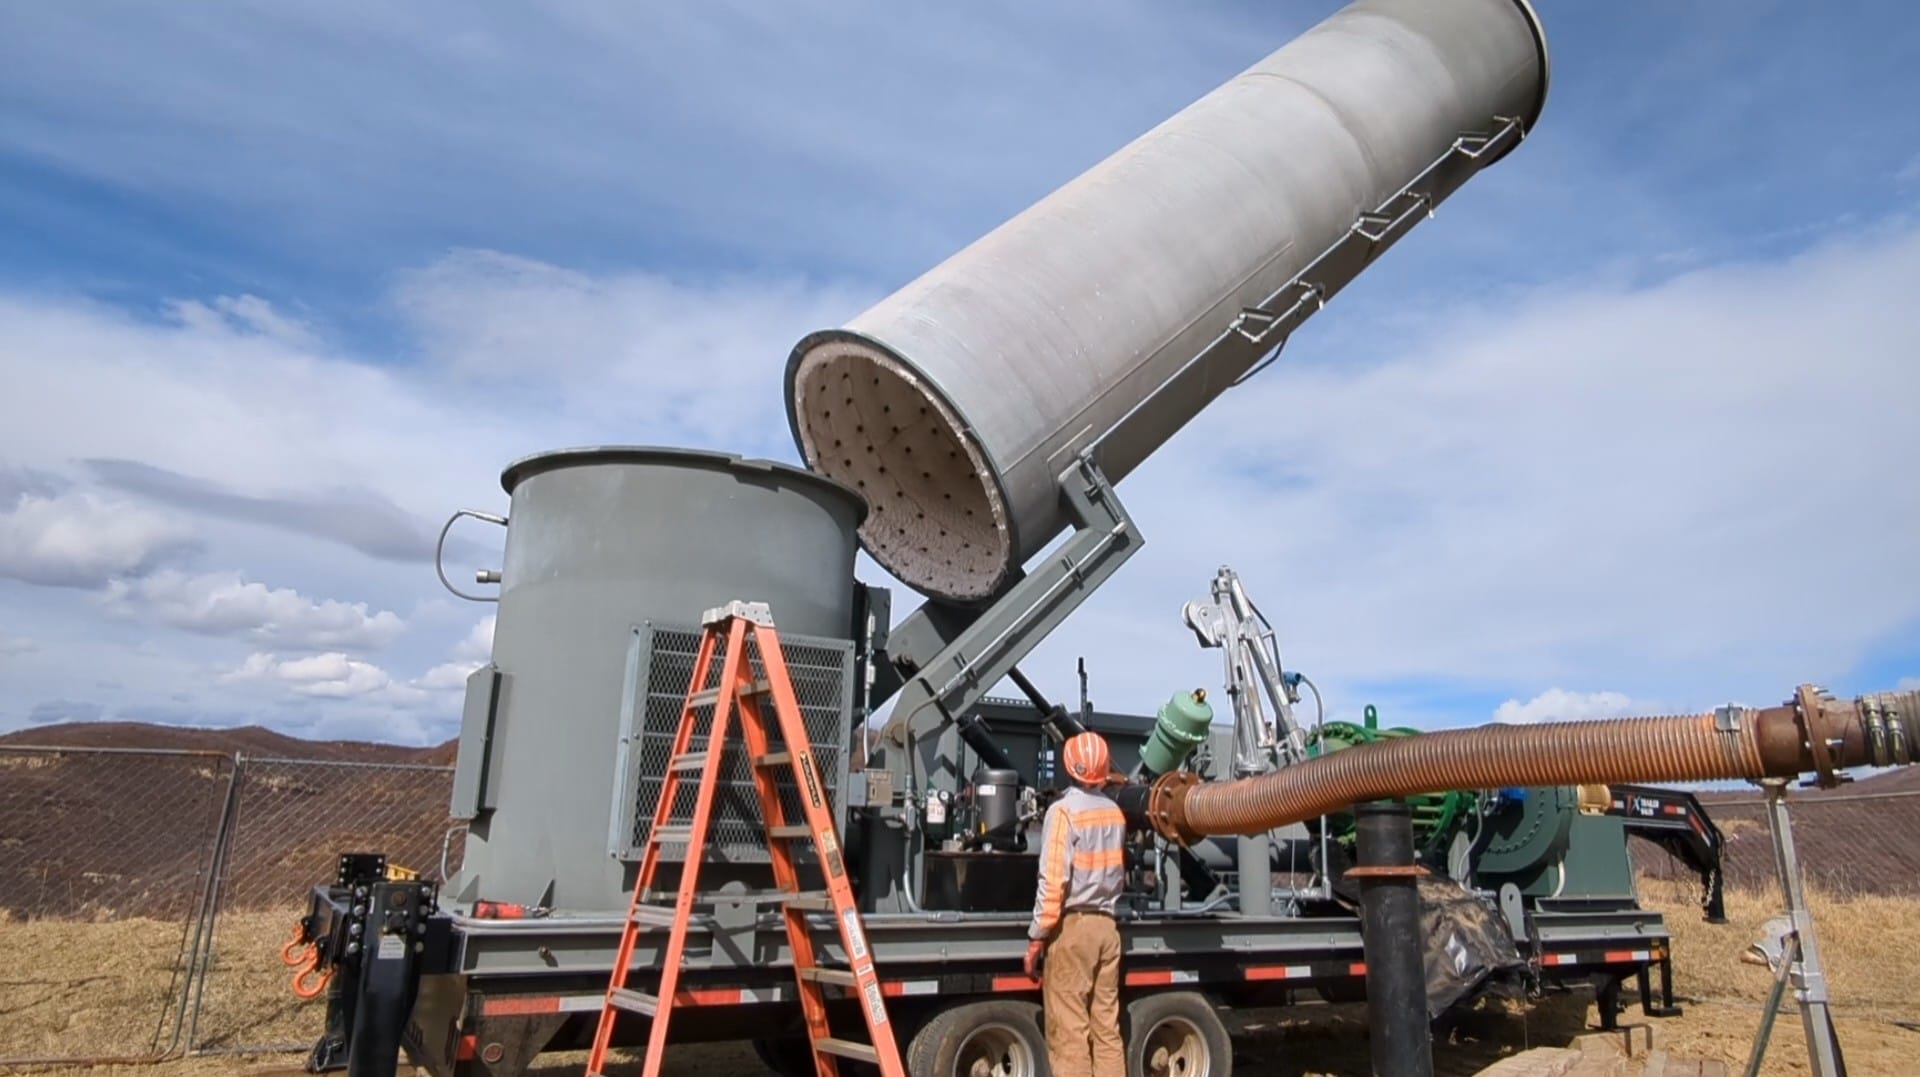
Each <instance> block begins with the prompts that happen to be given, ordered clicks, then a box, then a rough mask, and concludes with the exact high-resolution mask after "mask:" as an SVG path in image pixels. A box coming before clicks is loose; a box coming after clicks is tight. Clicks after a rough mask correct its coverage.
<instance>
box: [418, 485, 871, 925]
mask: <svg viewBox="0 0 1920 1077" xmlns="http://www.w3.org/2000/svg"><path fill="white" fill-rule="evenodd" d="M500 481H501V485H502V486H504V487H505V488H506V490H507V492H508V493H509V494H510V495H512V499H513V500H512V510H511V513H510V516H509V523H508V525H507V543H506V557H505V561H504V563H503V566H502V570H501V581H500V603H499V616H498V621H497V623H496V626H495V628H494V636H493V667H494V668H497V669H498V671H499V673H500V680H499V688H498V691H497V697H496V693H495V691H494V689H493V681H492V678H491V673H490V671H489V670H488V669H482V670H481V671H480V672H479V673H478V674H476V675H475V677H474V679H473V680H472V681H470V682H469V684H468V707H467V718H466V722H465V724H464V726H463V729H462V732H461V742H460V762H459V766H458V768H457V773H456V781H455V786H456V788H455V794H454V799H455V805H454V807H455V814H456V815H472V816H473V821H472V824H471V829H470V831H469V835H468V838H467V845H466V856H465V861H464V866H463V868H462V870H461V872H460V875H459V877H458V878H457V879H455V880H453V881H452V885H451V886H450V888H449V892H450V893H451V894H452V895H453V896H454V897H455V899H456V900H457V901H459V902H461V903H468V902H471V901H472V900H474V899H475V898H484V899H487V900H491V901H503V902H514V903H520V904H528V905H535V904H551V906H552V907H554V908H561V909H573V910H615V909H621V908H624V907H625V906H626V903H627V900H628V896H629V891H630V889H631V887H632V885H633V878H632V874H631V872H632V870H633V867H634V866H633V865H632V864H629V863H625V862H623V861H622V860H620V859H617V858H616V856H615V855H614V851H613V850H612V848H611V847H610V833H609V821H610V818H612V817H614V816H613V813H614V812H616V811H617V810H618V809H617V806H616V805H615V803H614V801H615V799H616V797H615V791H616V788H617V786H618V785H619V781H618V779H617V777H616V774H615V766H616V756H617V754H618V747H619V745H618V742H619V739H620V735H621V728H622V723H623V720H624V717H625V716H624V715H623V693H624V692H625V690H626V685H627V683H628V682H629V680H631V679H632V678H633V677H634V676H635V673H634V672H633V671H629V670H628V668H627V665H628V662H629V652H630V648H631V645H632V642H633V639H634V636H635V629H636V628H637V627H638V626H642V625H644V624H646V623H648V622H652V623H654V624H656V625H662V624H664V625H676V626H687V627H694V628H697V627H698V626H699V623H700V616H701V614H702V612H703V611H705V610H707V609H709V608H712V607H715V606H719V605H722V604H724V603H726V602H728V601H730V600H733V599H744V600H748V601H759V602H766V603H768V604H769V605H770V606H771V607H772V611H773V616H774V620H775V622H776V623H777V624H778V626H779V627H780V630H781V633H782V636H783V638H786V639H790V638H791V637H793V636H816V637H826V638H830V639H836V640H846V639H850V638H851V637H852V633H853V627H854V626H853V593H854V579H853V558H854V552H855V550H856V547H857V539H856V537H855V530H856V529H857V528H858V527H859V525H860V521H861V520H862V518H863V517H864V516H865V515H866V508H865V505H864V504H863V502H862V501H861V499H860V498H859V497H858V496H857V495H856V494H854V493H853V492H851V491H849V490H847V489H846V488H844V487H842V486H840V485H839V484H837V483H834V482H832V481H830V480H827V479H823V478H820V477H819V476H816V475H813V474H809V473H808V472H805V471H801V470H799V469H798V468H793V467H787V466H785V465H781V464H774V463H771V462H768V461H763V460H744V459H741V458H740V457H737V456H730V455H725V454H721V453H709V452H689V451H684V450H677V449H656V448H591V449H572V450H565V451H560V452H549V453H543V454H540V455H537V456H531V457H528V458H526V459H524V460H520V461H518V462H516V463H514V464H512V465H511V466H509V467H508V468H507V469H506V471H505V472H504V473H503V474H502V475H501V480H500ZM683 677H684V675H683ZM490 704H491V705H490ZM615 844H617V843H615Z"/></svg>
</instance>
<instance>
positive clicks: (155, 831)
mask: <svg viewBox="0 0 1920 1077" xmlns="http://www.w3.org/2000/svg"><path fill="white" fill-rule="evenodd" d="M452 782H453V770H452V768H451V767H442V766H430V765H421V764H385V763H358V762H334V761H319V760H300V759H278V758H252V757H247V756H244V755H230V754H226V753H220V752H196V751H162V750H152V751H148V750H136V749H102V748H41V747H25V746H11V745H0V1065H20V1064H41V1063H57V1062H82V1061H92V1060H101V1059H110V1060H125V1061H136V1060H143V1059H150V1058H155V1057H160V1056H164V1055H169V1054H174V1053H180V1052H187V1051H191V1052H217V1051H242V1050H262V1049H295V1048H301V1049H303V1048H305V1047H306V1046H309V1045H310V1044H311V1043H312V1042H313V1040H314V1039H315V1037H317V1036H318V1035H319V1031H320V1028H321V1026H322V1024H323V1022H324V1014H325V1001H324V999H315V1000H312V1001H301V1000H299V999H297V998H295V996H294V995H293V993H292V991H291V989H290V988H291V985H290V983H289V981H290V980H291V978H292V975H293V970H292V969H290V968H288V967H287V966H286V965H284V964H283V963H282V962H281V960H280V949H281V947H282V946H283V945H284V944H285V943H286V942H287V941H288V939H289V938H290V936H291V934H292V931H293V926H294V923H295V921H297V920H298V919H299V917H300V916H301V915H303V914H304V913H305V912H306V895H307V893H308V892H309V890H310V889H311V888H312V886H313V885H314V884H316V883H322V882H326V881H327V880H330V879H331V878H332V877H333V872H334V863H335V858H336V857H337V856H338V855H339V854H340V853H343V852H384V853H386V854H387V856H388V859H389V862H390V863H392V864H395V865H398V866H401V867H404V868H407V869H409V870H412V871H414V872H417V873H418V874H419V875H421V876H422V877H425V878H444V877H445V875H446V874H447V873H448V872H451V871H454V870H457V869H458V868H459V864H460V855H461V850H462V846H463V844H464V841H463V839H464V836H465V835H464V831H463V830H460V829H457V828H450V827H449V824H448V820H447V804H448V801H449V798H450V794H451V791H452Z"/></svg>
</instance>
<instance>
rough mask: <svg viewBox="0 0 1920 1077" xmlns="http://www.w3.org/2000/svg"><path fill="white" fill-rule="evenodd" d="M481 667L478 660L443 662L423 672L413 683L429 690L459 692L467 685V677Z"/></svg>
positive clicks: (417, 686)
mask: <svg viewBox="0 0 1920 1077" xmlns="http://www.w3.org/2000/svg"><path fill="white" fill-rule="evenodd" d="M479 668H480V663H478V662H442V663H440V664H439V665H437V666H435V667H433V668H432V669H430V670H428V671H426V672H425V673H423V674H421V675H420V676H419V678H418V679H416V680H415V681H414V682H413V684H414V687H416V688H421V689H424V690H426V691H429V692H458V691H464V690H465V689H466V687H467V678H468V677H470V676H472V675H473V671H474V670H476V669H479Z"/></svg>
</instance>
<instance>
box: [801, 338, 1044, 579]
mask: <svg viewBox="0 0 1920 1077" xmlns="http://www.w3.org/2000/svg"><path fill="white" fill-rule="evenodd" d="M791 392H792V393H793V399H794V407H793V413H794V419H795V422H796V424H797V425H798V427H799V430H798V433H799V437H800V449H801V452H802V453H804V454H805V456H806V458H807V466H808V467H810V468H812V469H813V470H814V471H816V472H819V473H820V474H822V475H826V476H828V477H829V478H833V479H838V480H839V481H841V482H843V483H846V484H847V485H848V486H851V487H853V488H854V489H856V490H858V491H860V493H861V494H862V495H864V496H865V497H866V499H867V505H868V512H867V520H866V523H865V524H864V525H862V526H861V528H860V540H861V542H862V544H863V545H865V546H866V549H867V552H868V553H869V554H872V555H873V558H874V560H876V561H878V562H880V564H881V565H882V566H883V567H885V568H886V569H887V571H889V572H892V573H893V574H894V575H895V576H898V577H899V578H900V579H902V580H904V581H905V582H906V583H908V584H910V585H912V586H913V587H915V588H918V589H919V590H921V591H924V592H926V593H927V594H930V595H935V596H938V597H942V598H950V599H955V600H958V601H973V600H977V599H982V598H987V597H990V596H991V595H992V594H993V593H994V591H995V590H996V589H997V588H998V587H999V585H1000V584H1001V582H1002V581H1003V580H1004V578H1005V576H1006V573H1007V571H1008V568H1009V566H1010V562H1011V561H1012V536H1011V532H1010V531H1009V529H1008V526H1007V512H1006V506H1005V504H1004V502H1003V501H1002V499H1001V497H1000V492H999V488H998V487H997V486H996V485H995V482H994V479H993V477H992V472H991V469H990V468H989V467H988V466H987V463H986V459H985V457H984V456H983V455H982V454H981V452H980V451H979V448H978V447H977V446H975V445H974V444H973V443H972V442H971V441H969V440H968V439H967V438H966V437H965V436H964V435H963V433H962V430H963V429H964V427H963V425H962V423H961V422H960V420H959V417H958V416H957V415H955V414H954V413H953V412H952V410H951V409H950V408H948V407H947V406H946V404H945V403H944V402H943V401H942V400H941V399H940V397H939V395H938V394H937V393H935V392H933V391H932V389H931V388H929V387H928V386H927V385H926V384H925V383H924V382H922V381H921V380H920V378H919V377H918V376H917V375H916V374H915V373H914V372H913V371H912V370H911V369H910V368H908V367H907V366H906V365H905V364H903V363H901V362H900V361H898V360H897V359H894V358H893V357H892V356H890V355H887V354H886V353H884V352H882V351H881V350H880V349H878V348H875V347H872V346H871V345H867V344H864V343H862V342H860V341H857V340H848V339H842V338H833V339H827V340H823V341H821V342H820V343H818V344H816V345H814V346H813V347H812V349H811V350H809V351H808V352H807V353H806V355H805V356H803V357H802V359H801V360H800V363H799V364H798V365H797V367H796V369H795V370H794V375H793V385H792V388H791Z"/></svg>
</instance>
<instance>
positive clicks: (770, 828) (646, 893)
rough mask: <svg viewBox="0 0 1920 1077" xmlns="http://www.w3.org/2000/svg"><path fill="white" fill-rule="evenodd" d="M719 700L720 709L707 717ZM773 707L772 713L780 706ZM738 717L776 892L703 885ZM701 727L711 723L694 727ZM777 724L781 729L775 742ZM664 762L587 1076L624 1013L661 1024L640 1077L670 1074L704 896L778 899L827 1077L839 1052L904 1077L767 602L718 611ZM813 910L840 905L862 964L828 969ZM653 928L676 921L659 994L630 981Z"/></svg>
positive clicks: (836, 923)
mask: <svg viewBox="0 0 1920 1077" xmlns="http://www.w3.org/2000/svg"><path fill="white" fill-rule="evenodd" d="M749 648H751V649H752V654H753V656H754V657H757V658H758V660H759V669H760V670H762V671H764V676H760V677H756V676H754V672H755V665H754V662H753V661H752V659H751V658H750V657H749ZM716 660H717V661H718V663H719V665H720V669H719V672H718V676H717V677H715V676H713V673H714V665H715V662H716ZM708 708H710V709H711V715H710V717H707V718H705V720H703V715H704V714H705V713H706V711H707V710H708ZM768 708H771V711H772V713H771V714H770V715H769V714H768V713H767V709H768ZM736 721H737V722H738V723H739V734H740V737H741V739H742V740H743V741H744V742H745V750H746V756H747V758H748V759H749V760H751V761H752V763H753V766H752V767H750V768H749V769H750V770H751V771H752V774H753V782H754V790H755V792H756V793H757V794H758V796H759V800H760V813H761V822H762V824H763V826H764V828H765V837H766V844H767V852H768V859H769V861H770V863H771V865H772V868H773V877H774V885H775V887H776V889H775V890H773V891H765V892H761V893H753V894H731V893H727V894H716V893H702V892H701V891H700V889H699V878H700V866H701V861H702V859H703V853H704V852H705V849H706V844H707V841H708V840H709V838H710V837H711V831H712V824H713V808H714V801H715V800H716V790H717V789H718V787H719V786H720V785H721V783H722V780H723V778H722V771H723V769H724V768H723V767H722V765H721V760H722V756H723V755H724V753H725V749H726V744H727V739H728V736H729V733H730V732H731V730H732V726H733V723H734V722H736ZM702 725H704V726H706V728H705V729H699V728H696V727H697V726H702ZM770 726H771V727H772V730H777V731H778V734H779V744H778V746H777V747H776V745H775V743H774V737H773V735H772V732H771V731H770V729H769V727H770ZM700 737H704V738H705V743H704V744H703V745H702V747H701V748H700V749H699V750H695V749H694V748H693V745H694V743H695V740H696V739H697V738H700ZM667 760H668V762H667V766H666V768H665V772H664V774H663V775H662V779H661V783H660V794H659V801H658V803H656V804H655V806H654V817H653V825H652V826H650V827H648V828H647V837H646V841H645V842H644V843H643V846H642V852H641V859H640V871H639V875H638V877H637V879H636V880H635V883H634V888H633V902H632V904H631V906H630V907H629V908H628V912H627V919H626V923H625V925H624V926H623V928H622V929H621V933H620V948H619V950H618V951H617V953H616V955H615V957H614V964H613V974H612V976H611V978H610V979H609V981H608V984H607V994H606V998H605V1000H604V1002H603V1003H602V1005H601V1009H600V1023H599V1025H598V1026H597V1027H596V1028H595V1030H594V1037H593V1047H592V1050H591V1052H590V1053H589V1055H588V1059H587V1073H589V1074H591V1075H595V1077H598V1075H600V1074H603V1073H604V1072H605V1067H606V1060H607V1050H608V1048H609V1047H610V1046H611V1045H612V1042H613V1032H614V1026H615V1023H616V1021H617V1020H618V1016H619V1015H620V1014H621V1013H630V1014H636V1015H639V1016H642V1017H645V1018H649V1019H650V1025H649V1027H648V1030H647V1053H646V1061H645V1064H644V1066H643V1068H642V1070H641V1073H642V1077H659V1074H660V1073H661V1065H662V1060H663V1057H664V1055H665V1051H666V1045H667V1031H668V1028H669V1025H670V1022H671V1020H672V1017H673V1010H674V1005H675V999H676V998H678V997H679V991H680V973H681V968H682V966H683V965H684V964H685V958H686V951H687V935H688V932H689V929H690V928H691V926H692V923H693V921H694V920H695V919H696V918H697V917H703V914H702V913H697V912H696V911H695V908H694V907H695V905H697V904H702V903H705V904H711V903H714V902H717V901H753V902H765V903H773V904H777V905H779V907H780V913H781V918H782V919H783V920H784V921H785V924H786V929H787V945H788V948H789V950H790V951H791V953H792V958H793V971H794V982H795V985H796V986H797V987H798V989H799V996H800V1010H801V1014H802V1016H803V1017H804V1018H805V1021H806V1028H807V1039H808V1042H809V1043H810V1045H811V1047H812V1051H813V1055H814V1066H815V1069H816V1070H817V1071H818V1072H820V1073H822V1074H838V1073H839V1072H840V1071H839V1069H838V1066H837V1063H836V1062H835V1059H842V1058H844V1059H850V1060H853V1061H858V1062H865V1063H869V1064H871V1065H874V1066H877V1067H879V1070H880V1074H881V1077H907V1072H906V1068H905V1067H904V1066H903V1065H902V1064H901V1060H900V1049H899V1046H898V1045H897V1044H896V1043H895V1042H894V1037H893V1024H892V1022H891V1021H890V1020H888V1014H887V1011H886V1005H885V1002H884V998H883V996H884V992H883V991H882V990H881V987H880V979H879V975H878V973H877V972H876V971H875V969H874V965H873V956H872V947H871V946H870V945H869V944H868V941H867V937H866V924H865V923H864V922H863V921H862V919H861V917H860V912H859V908H858V906H857V905H855V904H854V898H853V885H852V882H851V880H850V878H849V876H848V873H847V868H846V863H845V861H844V860H843V859H842V857H841V853H840V841H839V837H838V835H836V834H835V833H834V826H833V814H832V809H831V808H830V807H829V805H828V804H827V802H826V799H825V797H824V796H823V795H822V793H821V790H822V789H823V788H825V783H824V782H823V781H822V780H821V778H820V772H819V768H818V765H817V764H816V762H815V760H814V755H813V751H812V749H811V748H810V746H809V745H808V741H807V731H806V725H805V722H804V720H803V719H802V716H801V713H800V703H799V699H798V697H797V696H796V694H795V693H794V689H793V680H792V676H791V674H790V673H789V672H788V670H787V663H786V657H785V655H784V654H783V653H782V651H781V650H780V635H779V632H778V631H777V630H776V629H775V628H774V626H773V622H772V618H771V617H770V616H769V615H768V614H767V611H766V607H765V606H761V605H756V604H753V603H740V602H734V603H730V604H729V605H727V606H725V607H721V608H719V609H716V610H714V611H712V612H711V613H710V615H709V617H708V618H707V624H706V627H705V630H704V631H703V632H702V633H701V638H700V649H699V652H698V653H697V654H696V656H695V658H694V663H693V675H692V677H691V678H690V680H689V690H688V692H687V696H686V701H685V704H684V705H683V706H682V707H681V711H680V726H679V729H678V730H677V732H676V733H675V735H674V743H673V748H672V750H671V751H670V752H669V753H668V755H667ZM782 774H784V775H785V776H786V777H787V778H788V779H790V785H788V786H787V787H786V788H788V789H790V790H791V791H792V795H793V798H794V800H795V801H796V802H798V803H799V805H800V819H799V820H798V821H789V820H788V819H787V816H786V808H785V806H784V802H783V800H782V797H781V792H782V786H781V785H780V784H778V782H777V776H778V775H782ZM683 780H691V781H694V782H695V783H696V785H695V787H694V790H695V796H694V798H693V808H692V815H691V817H690V818H687V819H684V820H683V819H681V818H679V817H678V816H677V815H676V813H675V808H676V807H677V806H678V802H679V800H680V799H681V798H680V797H679V793H680V791H681V782H682V781H683ZM802 840H809V841H811V842H812V845H813V850H814V853H815V855H816V856H817V857H818V860H819V871H820V874H821V876H822V877H823V878H824V879H825V882H826V889H824V890H812V891H803V890H801V889H800V882H799V878H800V876H799V869H798V866H797V864H796V862H795V858H794V850H793V848H792V843H793V842H796V841H802ZM669 845H684V846H685V847H686V854H685V859H684V862H683V863H682V865H681V870H680V879H679V882H678V884H677V889H676V890H675V892H674V895H673V904H672V905H667V904H662V903H659V902H657V901H655V900H653V899H655V898H663V897H665V896H666V895H665V894H663V893H662V894H656V893H655V891H654V889H653V880H654V876H655V874H656V872H657V870H658V868H659V866H660V860H661V851H662V849H663V848H664V847H666V846H669ZM810 912H828V913H832V914H834V915H833V924H832V926H833V929H834V930H835V931H837V932H838V934H839V937H840V945H841V947H842V950H843V952H844V953H845V954H846V955H847V957H848V959H849V963H850V965H851V967H849V968H829V967H822V966H821V965H820V964H819V961H818V955H817V949H816V946H815V943H814V939H813V931H814V927H813V925H812V924H810V923H809V922H808V919H807V915H808V913H810ZM649 927H665V928H667V943H666V947H665V949H664V950H663V951H662V953H661V957H660V964H659V975H660V982H659V986H658V988H657V992H656V993H654V994H649V993H647V992H644V991H636V990H633V989H631V988H629V987H628V986H627V977H628V975H629V974H630V973H631V971H632V967H633V958H634V950H635V949H636V947H637V942H638V938H639V935H640V932H642V931H644V930H645V929H647V928H649ZM824 929H825V928H824V927H823V928H822V930H824ZM824 986H833V987H837V988H843V989H845V990H847V991H849V992H850V993H851V995H852V997H853V1000H854V1002H855V1004H856V1006H857V1008H858V1009H859V1011H860V1014H861V1016H862V1018H863V1019H864V1020H865V1022H866V1027H867V1032H868V1036H869V1038H870V1040H871V1042H870V1043H858V1042H856V1041H853V1040H848V1039H843V1038H840V1037H836V1036H834V1035H833V1034H832V1033H831V1031H830V1029H829V1028H828V1024H827V1003H826V998H825V995H824V993H823V992H822V988H823V987H824Z"/></svg>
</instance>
